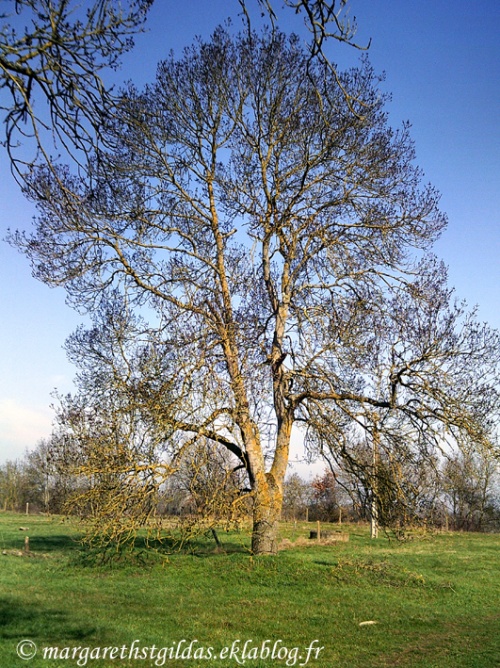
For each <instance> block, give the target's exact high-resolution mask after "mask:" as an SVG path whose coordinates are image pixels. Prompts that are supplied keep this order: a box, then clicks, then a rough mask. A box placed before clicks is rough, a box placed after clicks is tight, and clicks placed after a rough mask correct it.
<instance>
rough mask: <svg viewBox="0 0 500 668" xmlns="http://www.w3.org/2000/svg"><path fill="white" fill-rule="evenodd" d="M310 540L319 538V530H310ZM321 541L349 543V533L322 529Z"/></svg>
mask: <svg viewBox="0 0 500 668" xmlns="http://www.w3.org/2000/svg"><path fill="white" fill-rule="evenodd" d="M309 539H310V540H318V532H317V531H310V532H309ZM320 541H321V542H322V543H347V542H348V541H349V534H348V533H338V532H337V531H321V533H320Z"/></svg>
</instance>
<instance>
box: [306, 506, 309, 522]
mask: <svg viewBox="0 0 500 668" xmlns="http://www.w3.org/2000/svg"><path fill="white" fill-rule="evenodd" d="M306 522H309V506H306Z"/></svg>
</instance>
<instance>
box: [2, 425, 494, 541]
mask: <svg viewBox="0 0 500 668" xmlns="http://www.w3.org/2000/svg"><path fill="white" fill-rule="evenodd" d="M59 445H60V444H59ZM208 448H209V449H210V446H208ZM56 453H57V438H56V437H55V436H52V437H51V439H47V440H41V441H39V443H38V444H37V446H36V447H35V448H34V449H33V450H32V451H28V452H26V454H25V456H24V457H23V458H21V459H17V460H15V461H7V462H5V463H4V464H3V465H1V466H0V508H1V509H2V510H3V511H18V512H24V511H25V509H26V504H29V511H30V512H42V513H48V514H68V513H72V514H77V515H80V516H82V517H87V516H89V515H91V514H92V513H93V512H95V509H94V508H91V507H90V504H91V503H95V494H94V490H93V485H94V481H93V480H92V479H90V478H86V477H84V476H71V475H68V474H65V473H64V472H63V471H62V470H61V469H60V467H59V466H58V462H57V454H56ZM234 464H235V462H234V461H233V460H232V459H231V457H229V456H228V455H227V454H225V453H224V452H223V451H222V452H218V453H215V452H212V451H210V452H209V453H208V455H207V444H206V443H203V444H194V445H193V446H192V447H191V448H188V450H187V451H186V453H185V455H184V458H183V460H182V461H181V462H179V465H178V467H177V470H176V471H175V473H173V474H172V475H171V476H170V477H169V478H168V481H167V482H166V483H165V484H164V485H163V486H162V488H161V489H160V490H159V492H157V493H156V494H155V495H154V497H152V498H150V499H149V503H150V513H151V516H154V517H160V518H164V517H177V518H183V519H184V521H185V522H186V521H187V522H188V523H189V522H191V523H192V526H193V527H194V525H195V524H196V526H197V527H198V530H199V528H200V526H201V527H202V529H203V530H210V529H211V530H215V528H217V527H221V526H222V527H228V526H229V525H230V524H235V523H236V524H237V523H238V522H241V521H242V520H244V519H246V518H249V517H250V515H251V504H250V500H249V497H248V496H246V495H245V491H244V489H243V487H244V477H243V476H242V474H241V471H240V470H235V468H237V467H235V466H234ZM330 464H331V463H330ZM381 469H382V473H380V474H379V483H381V484H379V487H378V494H377V504H378V521H379V524H380V526H381V527H383V528H387V529H395V530H397V531H400V532H403V531H405V530H406V529H407V528H408V527H414V526H427V527H429V528H448V529H450V530H457V531H459V530H461V531H485V532H486V531H498V530H500V466H499V462H498V459H497V458H496V457H495V456H494V455H493V454H492V453H491V452H485V451H481V450H480V449H479V448H473V447H469V448H468V449H463V450H461V451H460V452H457V453H454V454H452V455H450V456H448V457H446V458H445V457H443V458H442V459H441V461H440V462H437V461H436V462H434V465H432V464H431V463H429V462H421V463H420V465H419V466H418V467H417V468H415V469H413V472H410V471H409V470H407V471H406V472H403V471H402V470H401V469H400V475H401V476H403V474H404V478H403V477H401V479H400V480H399V481H397V484H394V483H395V482H396V481H392V484H391V481H390V480H389V479H388V478H386V480H385V481H384V479H383V478H384V475H385V476H388V472H387V467H386V468H385V469H384V468H382V467H381ZM392 475H394V472H393V473H392ZM242 489H243V491H242ZM395 490H398V491H397V492H396V491H395ZM132 496H133V495H132ZM372 496H373V490H371V489H370V488H369V487H367V486H364V485H363V483H362V481H361V480H360V478H359V477H357V476H355V475H353V474H352V473H349V472H348V471H345V470H340V469H338V468H334V467H332V466H331V467H330V468H327V469H325V471H324V473H323V474H318V475H316V477H314V478H312V479H307V480H306V479H304V478H302V477H301V476H300V475H299V474H297V473H291V474H290V475H289V476H288V477H287V479H286V480H285V484H284V498H283V511H282V519H283V520H287V521H304V520H309V521H318V520H319V521H321V522H338V523H342V522H359V521H368V520H370V519H371V513H372V511H373V508H372Z"/></svg>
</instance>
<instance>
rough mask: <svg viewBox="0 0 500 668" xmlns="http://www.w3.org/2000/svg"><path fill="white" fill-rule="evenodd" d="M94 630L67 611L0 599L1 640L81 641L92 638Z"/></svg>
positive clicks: (4, 598) (14, 599)
mask: <svg viewBox="0 0 500 668" xmlns="http://www.w3.org/2000/svg"><path fill="white" fill-rule="evenodd" d="M96 631H97V629H96V627H95V626H90V625H89V624H85V623H81V622H79V620H76V619H73V618H72V617H71V616H70V615H69V614H68V612H67V611H65V610H56V609H53V608H49V607H45V606H40V605H39V604H33V605H27V604H26V603H25V602H24V601H22V600H21V599H19V598H16V597H14V596H11V597H6V596H3V597H0V637H2V638H6V639H10V638H14V639H19V638H30V639H35V640H36V639H38V638H43V639H44V640H46V641H48V642H50V641H54V640H56V641H58V642H60V641H61V640H64V641H68V642H71V641H81V640H85V639H86V638H89V637H91V636H95V634H96Z"/></svg>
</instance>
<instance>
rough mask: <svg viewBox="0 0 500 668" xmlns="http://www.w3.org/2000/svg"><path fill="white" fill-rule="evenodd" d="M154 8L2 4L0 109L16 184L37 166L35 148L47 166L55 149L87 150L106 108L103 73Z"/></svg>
mask: <svg viewBox="0 0 500 668" xmlns="http://www.w3.org/2000/svg"><path fill="white" fill-rule="evenodd" d="M152 2H153V0H125V1H120V0H94V1H93V2H90V3H86V4H85V3H79V2H75V1H74V0H4V1H3V2H2V5H3V6H7V9H6V10H4V13H2V14H0V36H1V38H0V109H1V110H2V111H3V112H5V119H4V122H5V140H4V143H5V146H6V148H7V151H8V154H9V157H10V159H11V164H12V167H13V169H14V172H15V174H16V175H17V176H18V177H19V176H21V174H22V172H23V171H25V170H26V169H27V167H29V166H30V165H31V164H32V163H33V161H34V156H33V153H32V152H31V151H32V148H33V142H34V146H35V148H36V149H37V152H38V155H39V156H40V154H41V155H42V157H43V159H44V161H46V162H48V163H49V164H50V162H51V158H50V152H51V150H52V151H53V150H54V149H55V150H58V151H60V152H64V151H67V152H69V153H70V154H71V155H72V156H73V157H75V158H77V159H78V152H79V151H83V152H85V151H86V150H88V148H89V143H92V142H93V141H94V139H95V136H96V135H98V134H99V123H100V120H101V117H102V114H103V113H104V111H105V108H106V104H107V94H108V91H107V90H106V86H105V84H104V83H103V81H102V79H101V74H102V70H103V69H106V68H114V67H116V66H117V64H118V63H119V59H120V56H121V55H122V54H123V53H124V51H127V50H128V49H130V48H131V46H132V44H133V42H132V35H133V34H134V33H136V32H137V31H138V30H139V29H140V27H141V25H142V24H143V22H144V20H145V18H146V13H147V10H148V9H149V7H150V5H151V4H152ZM2 9H3V7H2ZM47 137H48V138H49V139H47ZM82 155H83V154H82Z"/></svg>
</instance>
